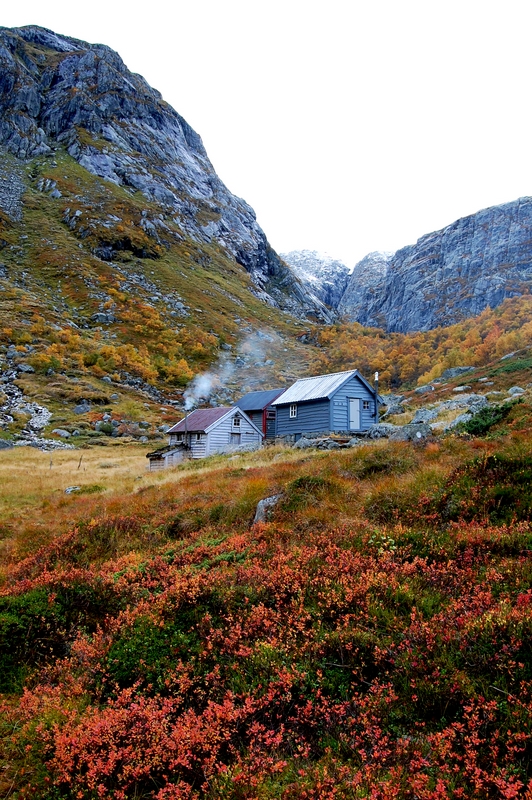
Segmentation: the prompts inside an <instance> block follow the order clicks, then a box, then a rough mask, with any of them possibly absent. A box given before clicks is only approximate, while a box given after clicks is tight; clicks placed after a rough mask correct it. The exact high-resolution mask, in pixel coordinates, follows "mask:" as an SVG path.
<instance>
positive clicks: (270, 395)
mask: <svg viewBox="0 0 532 800" xmlns="http://www.w3.org/2000/svg"><path fill="white" fill-rule="evenodd" d="M283 392H284V389H266V390H265V391H263V392H249V393H248V394H245V395H244V397H241V398H240V400H237V401H236V403H235V406H238V408H241V409H242V411H259V410H262V409H263V408H267V407H268V406H269V405H271V404H272V402H273V401H274V400H275V398H276V397H279V395H280V394H282V393H283Z"/></svg>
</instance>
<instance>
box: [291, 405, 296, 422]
mask: <svg viewBox="0 0 532 800" xmlns="http://www.w3.org/2000/svg"><path fill="white" fill-rule="evenodd" d="M296 417H297V405H296V404H295V403H293V404H292V405H291V406H290V419H295V418H296Z"/></svg>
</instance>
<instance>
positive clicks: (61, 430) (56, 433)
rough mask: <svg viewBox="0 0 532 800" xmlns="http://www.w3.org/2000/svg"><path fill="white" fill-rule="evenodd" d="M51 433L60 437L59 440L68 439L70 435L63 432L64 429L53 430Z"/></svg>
mask: <svg viewBox="0 0 532 800" xmlns="http://www.w3.org/2000/svg"><path fill="white" fill-rule="evenodd" d="M52 433H55V435H56V436H60V437H61V439H70V433H69V432H68V431H65V429H64V428H54V429H53V431H52Z"/></svg>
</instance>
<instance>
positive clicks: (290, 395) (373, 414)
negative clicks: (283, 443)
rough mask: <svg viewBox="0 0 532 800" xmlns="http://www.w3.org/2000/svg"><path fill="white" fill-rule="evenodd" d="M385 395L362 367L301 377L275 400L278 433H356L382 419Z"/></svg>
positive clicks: (295, 437)
mask: <svg viewBox="0 0 532 800" xmlns="http://www.w3.org/2000/svg"><path fill="white" fill-rule="evenodd" d="M382 402H383V401H382V398H381V397H380V396H379V395H378V394H377V392H376V391H375V389H374V388H373V387H372V386H371V384H369V383H368V381H367V380H366V379H365V378H363V377H362V375H361V374H360V373H359V371H358V370H356V369H353V370H349V371H347V372H335V373H332V374H330V375H317V376H316V377H314V378H301V379H300V380H298V381H296V382H295V383H294V384H293V385H292V386H291V387H290V388H289V389H287V390H286V392H283V394H282V395H281V396H280V397H278V398H277V399H276V400H274V401H273V402H272V405H273V406H274V408H275V409H276V411H277V420H276V432H277V436H290V437H293V439H294V440H295V441H297V440H298V439H299V438H300V437H301V435H302V434H304V433H344V434H354V433H360V432H362V431H366V430H368V429H369V428H370V427H371V426H372V425H373V424H374V423H375V422H378V413H379V412H378V408H379V404H382Z"/></svg>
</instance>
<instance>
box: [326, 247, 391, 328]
mask: <svg viewBox="0 0 532 800" xmlns="http://www.w3.org/2000/svg"><path fill="white" fill-rule="evenodd" d="M392 259H393V254H392V253H380V252H375V253H369V255H367V256H365V257H364V258H363V259H362V261H359V262H358V264H356V265H355V267H354V268H353V272H352V273H351V277H350V278H349V281H348V284H347V286H346V288H345V291H344V293H343V295H342V298H341V300H340V302H339V303H338V306H337V307H338V311H339V313H340V314H342V315H345V316H347V317H348V318H349V319H352V320H355V321H356V322H362V323H363V324H364V325H370V326H371V325H373V326H375V327H378V328H385V327H386V318H385V316H384V315H383V313H381V308H380V305H381V304H380V301H379V298H382V291H383V288H384V287H385V286H386V277H387V275H388V271H389V269H390V264H391V262H392ZM368 306H370V307H371V311H370V310H369V308H368Z"/></svg>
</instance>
